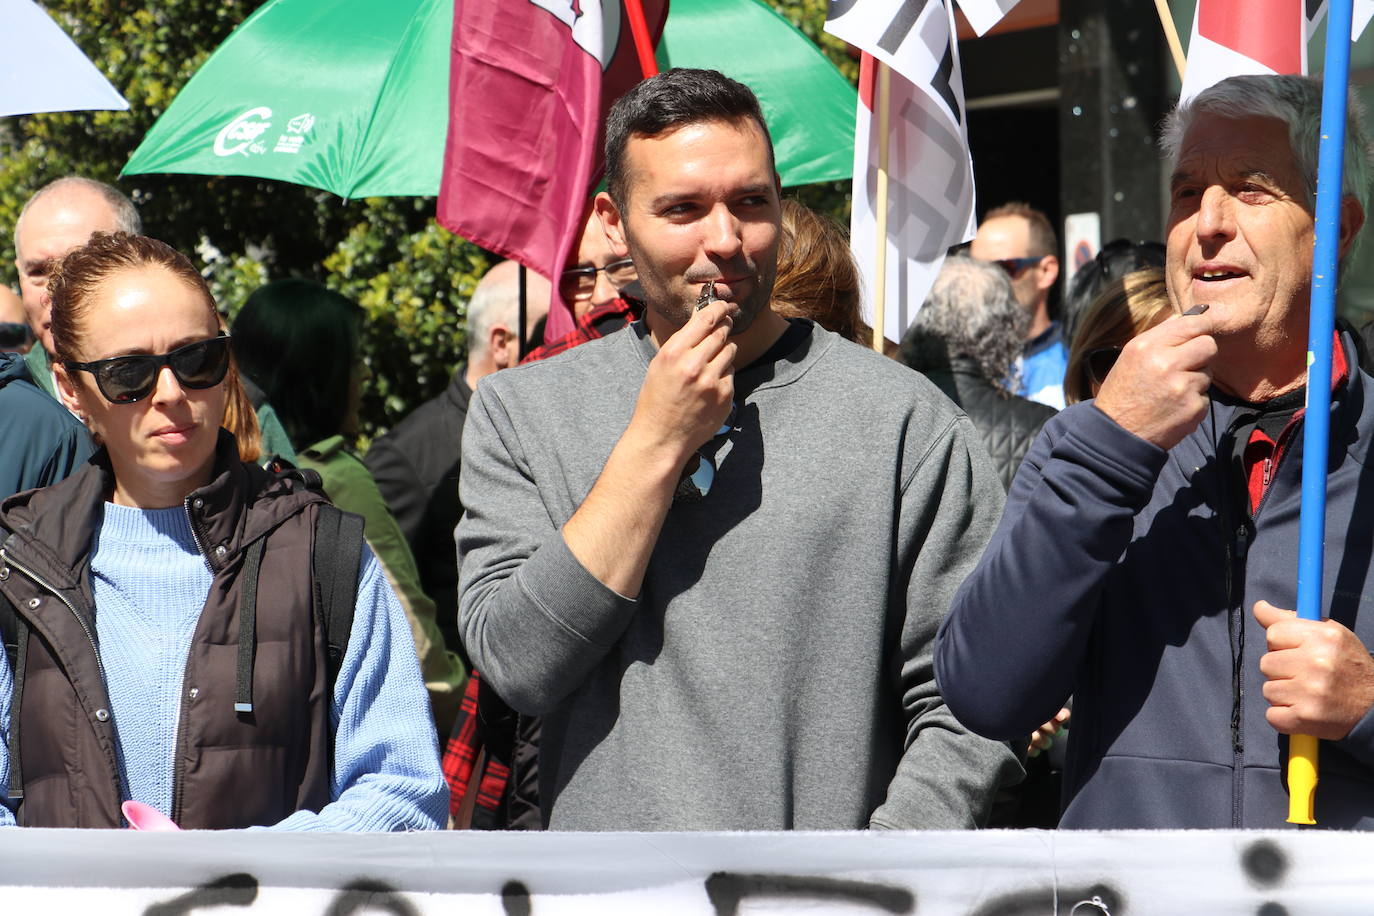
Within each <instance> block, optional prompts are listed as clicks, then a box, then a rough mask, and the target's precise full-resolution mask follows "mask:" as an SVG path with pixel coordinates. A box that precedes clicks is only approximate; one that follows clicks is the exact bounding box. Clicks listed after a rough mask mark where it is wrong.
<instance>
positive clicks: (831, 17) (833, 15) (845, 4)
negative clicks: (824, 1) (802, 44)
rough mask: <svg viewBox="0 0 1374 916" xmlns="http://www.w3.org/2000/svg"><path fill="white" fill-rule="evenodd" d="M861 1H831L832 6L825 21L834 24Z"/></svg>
mask: <svg viewBox="0 0 1374 916" xmlns="http://www.w3.org/2000/svg"><path fill="white" fill-rule="evenodd" d="M858 2H859V0H830V4H829V6H828V7H827V9H826V11H825V21H826V22H834V21H835V20H836V19H839V18H840V17H841V16H843V15H844V14H845V13H847V12H849V11H850V10H852V9H853V8H854V4H856V3H858Z"/></svg>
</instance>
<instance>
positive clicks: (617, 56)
mask: <svg viewBox="0 0 1374 916" xmlns="http://www.w3.org/2000/svg"><path fill="white" fill-rule="evenodd" d="M645 6H646V10H645V12H646V16H647V18H648V21H649V24H650V27H651V34H652V35H653V37H654V38H655V39H657V36H658V35H659V34H660V33H661V31H662V28H663V20H664V18H665V17H666V16H667V9H668V3H667V0H658V2H653V0H649V2H646V3H645ZM639 78H640V71H639V68H638V64H637V63H636V58H635V51H634V43H633V39H632V37H631V35H630V27H629V23H628V22H627V21H626V19H625V17H624V15H623V11H622V9H621V4H620V2H619V0H456V2H455V5H454V16H453V62H452V68H451V73H450V83H449V108H450V117H449V130H448V145H447V148H446V149H445V152H444V173H443V178H442V181H441V184H440V188H439V204H438V214H437V215H438V219H439V223H440V224H441V225H443V226H444V227H445V228H447V229H449V230H451V231H453V232H455V233H457V234H458V235H461V236H463V237H464V238H467V239H470V240H471V241H473V242H475V243H476V244H478V245H481V246H482V247H483V248H486V249H487V250H489V251H493V252H495V253H496V254H499V255H501V256H502V257H507V258H512V259H514V260H516V261H519V262H520V263H522V264H524V265H525V266H526V267H529V268H530V269H531V270H534V271H536V272H538V273H540V274H543V275H544V276H546V277H549V278H550V279H551V280H553V281H554V282H553V284H552V285H553V302H552V303H551V307H550V310H549V319H548V325H547V329H546V332H545V334H546V339H554V338H555V337H557V336H560V335H562V334H563V333H565V332H566V331H570V330H572V326H573V322H572V312H571V310H570V309H569V308H568V306H567V304H566V303H563V302H562V301H561V300H560V299H559V297H558V283H557V277H558V274H559V273H561V272H562V269H563V265H564V262H565V261H566V259H567V256H568V253H569V251H570V250H571V249H572V247H573V245H574V244H576V242H577V239H578V237H579V235H580V233H581V230H582V219H583V215H584V214H585V212H586V211H585V207H586V203H587V197H588V195H589V193H590V192H591V189H592V186H593V184H592V183H593V179H594V178H597V177H599V175H600V171H601V149H600V146H601V125H602V122H603V121H604V111H605V109H606V108H607V107H609V103H610V102H611V101H613V100H614V99H615V98H618V97H619V96H620V95H621V94H623V92H624V91H625V90H626V89H628V88H629V87H630V86H632V85H633V84H634V83H635V82H637V81H638V80H639Z"/></svg>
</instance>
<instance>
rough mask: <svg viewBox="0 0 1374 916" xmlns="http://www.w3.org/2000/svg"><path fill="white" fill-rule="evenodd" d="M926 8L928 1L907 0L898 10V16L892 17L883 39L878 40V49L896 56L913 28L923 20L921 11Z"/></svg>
mask: <svg viewBox="0 0 1374 916" xmlns="http://www.w3.org/2000/svg"><path fill="white" fill-rule="evenodd" d="M925 8H926V0H905V2H903V3H902V6H901V9H899V10H897V15H896V16H893V17H892V22H891V23H890V24H889V25H888V27H887V31H885V32H883V37H882V38H879V39H878V47H880V48H882V49H883V50H884V51H886V52H887V53H889V54H896V53H897V49H898V48H899V47H901V46H902V42H904V41H906V36H907V34H908V33H909V32H910V31H911V27H912V26H914V25H915V24H916V20H917V19H920V18H921V10H923V9H925Z"/></svg>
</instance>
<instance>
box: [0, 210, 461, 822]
mask: <svg viewBox="0 0 1374 916" xmlns="http://www.w3.org/2000/svg"><path fill="white" fill-rule="evenodd" d="M49 289H50V291H51V296H52V327H53V337H54V343H55V349H56V361H55V366H54V368H55V374H56V380H57V383H58V386H59V390H60V393H61V397H62V401H63V403H64V404H65V405H66V406H67V407H68V408H69V409H71V410H72V411H73V412H75V413H77V414H78V415H79V416H80V417H81V418H82V419H84V421H85V423H86V424H87V426H88V427H89V429H90V430H91V433H92V435H93V436H94V437H95V438H96V440H97V442H98V443H99V444H100V445H101V446H102V448H101V450H100V451H99V452H98V453H97V454H96V456H95V457H94V458H93V459H92V461H91V462H90V463H89V464H88V465H86V466H85V467H84V468H82V469H81V470H80V471H78V472H77V473H76V474H74V475H73V476H72V477H70V478H68V479H67V480H65V481H63V482H62V483H59V484H56V485H54V486H52V487H48V488H46V489H42V490H35V491H30V492H28V493H22V494H19V495H17V496H15V497H12V498H10V499H9V500H6V501H5V502H4V503H3V504H2V505H0V601H3V602H7V603H8V605H9V606H10V607H11V608H12V609H13V612H14V613H13V615H11V616H10V617H9V619H10V620H12V621H13V622H14V631H15V632H14V633H11V632H6V633H5V634H4V636H5V639H6V641H7V642H10V643H15V645H14V649H13V651H12V652H7V655H8V657H7V658H6V659H5V660H4V661H3V663H0V733H5V734H7V735H8V738H9V740H8V742H7V743H6V744H5V745H4V746H0V790H3V788H4V787H5V786H8V789H9V791H8V793H7V794H8V799H6V798H5V795H4V794H3V793H2V792H0V802H3V803H2V804H0V823H10V824H12V823H19V824H21V825H29V826H50V827H119V826H121V825H122V824H123V823H124V821H123V819H122V816H121V807H122V803H124V802H128V801H137V802H142V803H144V804H147V805H151V806H152V807H154V808H156V809H157V810H159V811H161V812H162V813H163V814H164V815H167V816H168V817H170V818H172V819H173V820H174V821H176V822H177V823H179V824H180V825H181V826H182V827H188V828H229V827H248V826H272V825H275V826H278V827H281V828H283V829H299V830H409V829H422V828H433V827H436V826H438V825H439V824H440V819H441V818H442V817H443V815H444V809H445V807H446V804H447V797H446V796H447V791H446V787H445V783H444V780H443V776H442V773H441V771H440V769H439V765H438V758H437V754H436V752H435V747H434V731H433V727H432V726H431V725H430V723H429V721H428V717H427V716H425V715H424V714H423V709H424V704H423V702H422V698H423V696H424V687H423V684H422V683H421V681H420V676H419V671H418V669H417V666H416V664H415V659H414V655H413V651H412V649H411V645H410V640H409V639H408V638H406V637H407V633H408V630H407V627H406V623H405V618H404V616H403V615H402V613H401V610H400V606H399V605H398V603H397V601H396V598H395V595H394V594H393V593H392V591H391V588H390V587H389V585H388V584H387V582H386V580H385V577H384V576H383V574H382V572H381V570H380V567H379V566H378V564H377V562H376V560H375V558H373V557H372V556H371V554H370V553H369V552H368V551H367V550H366V549H365V548H364V549H363V551H362V558H361V562H360V563H359V567H360V568H359V570H358V572H357V574H356V578H355V579H354V573H353V571H352V570H348V571H347V573H346V575H347V576H348V577H349V579H353V581H356V602H355V605H354V608H353V618H352V625H351V630H350V632H349V636H348V640H347V646H346V649H345V650H344V651H343V654H342V658H341V659H339V660H337V667H336V668H335V665H334V663H335V662H336V660H335V659H332V658H330V656H329V652H328V644H327V641H326V634H325V633H324V632H322V631H323V629H324V625H323V624H322V623H320V622H318V616H319V615H318V614H317V612H316V607H315V603H314V601H313V600H312V596H313V594H314V592H315V591H316V589H317V588H322V589H324V590H325V591H331V590H336V589H347V588H348V587H347V586H340V585H339V584H338V583H337V582H336V581H334V580H331V581H330V582H323V581H320V582H316V581H314V574H313V573H312V554H313V552H314V551H315V550H316V546H317V543H318V541H317V539H316V537H315V535H316V528H315V521H316V517H317V515H318V514H319V513H320V512H321V507H322V505H323V504H324V499H323V497H322V496H321V495H320V494H319V493H318V492H315V491H312V490H310V489H308V488H306V487H303V486H301V485H299V484H298V483H297V482H296V481H293V480H291V479H288V478H285V477H278V476H274V475H271V474H269V473H268V472H266V471H264V470H262V469H260V468H258V467H256V466H255V465H252V464H246V463H243V462H241V461H240V460H239V455H238V452H237V448H236V445H235V442H234V439H233V436H232V435H230V434H229V433H228V432H226V431H223V430H221V428H220V424H221V422H222V419H223V417H224V412H225V402H226V397H227V393H226V388H227V385H226V378H228V377H230V376H231V375H232V374H233V373H234V372H235V368H234V365H233V358H232V355H231V353H230V352H229V346H228V344H229V340H228V338H227V337H226V336H225V335H224V334H223V332H222V331H221V330H220V328H219V324H218V319H217V316H216V311H215V304H214V301H213V299H212V297H211V295H210V292H209V290H208V289H207V288H206V286H205V282H204V280H203V279H202V278H201V277H200V275H199V273H197V272H196V270H195V268H194V267H193V266H192V265H191V263H190V262H189V261H188V260H187V259H186V258H185V257H184V256H182V255H180V254H179V253H177V252H176V251H174V250H172V249H171V248H169V247H167V246H166V245H164V244H162V243H161V242H157V241H154V240H152V239H148V238H143V237H139V236H130V235H127V234H125V233H115V234H113V235H106V234H104V233H97V234H96V235H95V236H93V237H92V239H91V241H90V242H89V244H87V245H86V246H84V247H82V248H79V249H77V250H75V251H73V252H72V253H71V254H69V255H68V256H67V257H66V258H64V259H63V261H62V262H61V264H60V265H59V266H58V268H57V269H56V271H55V273H54V275H53V276H52V278H51V280H50V283H49ZM355 543H356V542H355ZM346 581H347V580H346ZM345 594H347V595H349V596H350V597H351V596H352V594H353V592H352V590H351V589H349V590H348V591H347V592H345ZM0 610H3V608H0ZM5 619H6V617H5V616H3V615H0V621H3V620H5ZM8 648H9V647H8V646H7V649H8Z"/></svg>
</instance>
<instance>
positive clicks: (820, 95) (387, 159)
mask: <svg viewBox="0 0 1374 916" xmlns="http://www.w3.org/2000/svg"><path fill="white" fill-rule="evenodd" d="M452 31H453V0H271V2H269V3H267V4H265V5H263V6H262V7H261V8H260V9H259V10H258V11H257V12H256V13H254V14H253V15H252V16H250V17H248V19H247V20H245V21H244V23H243V24H242V25H240V26H239V27H238V28H237V29H235V30H234V32H233V34H231V35H230V36H229V37H228V39H226V40H225V42H224V43H223V44H222V45H220V46H219V48H218V49H216V50H215V52H214V53H213V54H212V55H210V57H209V58H208V59H207V60H206V61H205V63H204V65H202V66H201V68H200V70H198V71H197V72H196V74H195V75H194V76H193V77H192V78H191V79H190V81H189V82H188V83H187V84H186V86H185V87H184V88H183V89H182V90H181V92H180V93H178V94H177V96H176V98H175V99H174V100H173V101H172V104H171V105H169V106H168V108H167V110H166V111H165V112H164V113H163V114H162V116H161V117H160V118H158V120H157V122H156V123H155V124H153V126H152V128H151V129H150V130H149V131H148V135H147V136H146V137H144V138H143V142H142V143H141V144H139V147H138V149H136V150H135V151H134V154H133V156H132V157H130V159H129V162H128V164H127V165H125V166H124V171H123V174H125V175H135V174H143V173H148V172H159V173H161V172H176V173H188V174H197V175H251V176H255V177H259V178H273V179H277V180H280V181H290V182H293V183H295V184H302V185H309V186H311V187H317V188H323V189H325V190H327V191H332V192H333V193H335V194H338V195H339V196H340V197H345V198H359V197H387V196H433V195H435V194H437V193H438V192H439V176H440V171H441V168H442V165H443V155H444V143H445V141H446V138H447V127H448V74H449V53H450V52H449V48H450V38H451V33H452ZM721 35H729V36H730V37H731V41H730V43H729V44H730V46H731V47H732V48H735V49H737V48H740V47H745V48H748V53H747V54H742V53H739V52H738V51H737V50H733V51H732V50H728V49H727V50H724V51H723V50H722V46H721V41H720V36H721ZM741 39H743V40H741ZM659 60H660V63H661V64H663V65H671V66H679V67H683V66H695V67H713V68H715V69H718V70H720V71H722V72H724V73H726V74H727V75H729V76H732V77H734V78H735V79H738V80H740V81H741V82H743V83H746V84H748V85H749V86H751V87H753V89H754V90H755V91H756V92H757V93H758V95H759V98H760V100H761V102H762V104H763V107H764V111H765V115H766V118H767V120H768V125H769V128H770V130H771V131H772V133H773V138H774V142H775V144H776V146H777V159H778V170H779V172H780V173H781V175H782V180H783V184H786V185H798V184H808V183H811V182H816V181H825V180H833V179H841V178H848V177H849V176H850V173H851V170H852V168H853V155H854V152H853V144H854V107H855V103H856V95H855V92H854V89H853V87H852V86H850V85H849V82H848V81H847V80H845V78H844V77H843V76H841V75H840V73H839V72H838V71H837V70H836V69H835V68H834V66H833V65H832V64H831V63H830V62H829V61H828V60H827V59H826V58H825V56H824V55H822V54H821V53H820V51H819V50H818V49H817V48H816V46H815V45H814V44H812V43H811V41H810V40H809V39H807V38H806V37H805V36H804V35H802V34H801V33H800V32H798V31H797V30H796V29H795V28H793V27H792V26H791V25H790V24H789V23H788V22H787V21H786V20H784V19H782V18H781V17H780V16H778V15H777V14H776V13H774V12H773V11H772V10H771V9H769V8H768V7H766V6H763V5H762V4H761V3H759V2H757V0H672V2H671V5H670V7H669V15H668V19H667V23H666V25H665V26H664V33H663V38H662V40H661V41H660V47H659ZM513 116H517V115H515V114H514V113H513Z"/></svg>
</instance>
